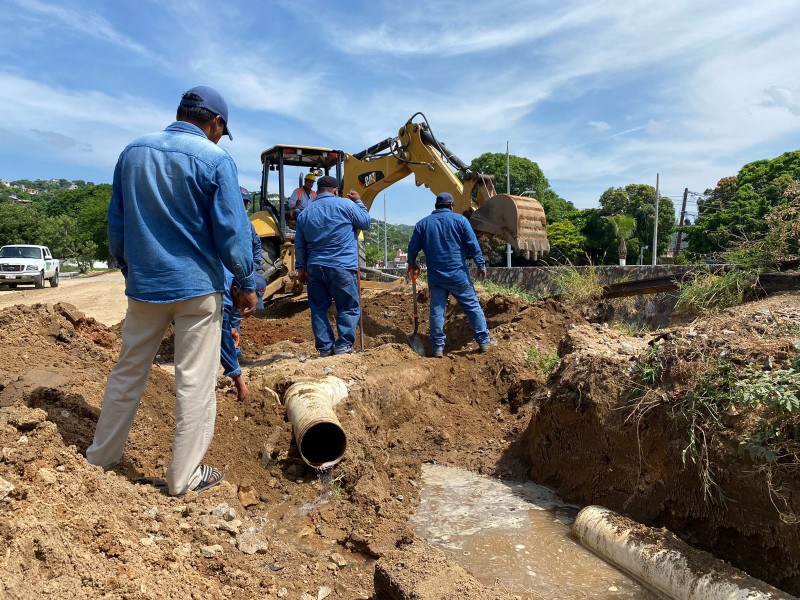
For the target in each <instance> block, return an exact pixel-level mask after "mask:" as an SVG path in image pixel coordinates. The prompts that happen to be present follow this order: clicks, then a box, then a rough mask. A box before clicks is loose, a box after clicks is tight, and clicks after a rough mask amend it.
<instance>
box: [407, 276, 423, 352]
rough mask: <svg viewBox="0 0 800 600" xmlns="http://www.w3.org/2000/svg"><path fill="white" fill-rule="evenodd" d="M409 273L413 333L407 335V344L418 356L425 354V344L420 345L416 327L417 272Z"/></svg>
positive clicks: (417, 325) (420, 341)
mask: <svg viewBox="0 0 800 600" xmlns="http://www.w3.org/2000/svg"><path fill="white" fill-rule="evenodd" d="M409 275H411V292H412V293H413V294H414V333H412V334H411V335H410V336H408V345H409V346H411V349H412V350H414V352H416V353H417V354H419V355H420V356H425V346H423V345H422V338H421V337H419V334H418V333H417V329H419V308H418V307H417V274H416V272H415V271H413V270H412V271H411V272H410V273H409Z"/></svg>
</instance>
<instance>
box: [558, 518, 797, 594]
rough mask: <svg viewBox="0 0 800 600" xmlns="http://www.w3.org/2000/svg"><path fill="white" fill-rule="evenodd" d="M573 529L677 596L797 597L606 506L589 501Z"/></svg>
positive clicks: (605, 553) (611, 557)
mask: <svg viewBox="0 0 800 600" xmlns="http://www.w3.org/2000/svg"><path fill="white" fill-rule="evenodd" d="M572 534H573V535H574V536H575V537H576V538H578V540H579V541H580V543H581V544H583V545H584V546H586V547H587V548H589V549H590V550H592V551H593V552H594V553H596V554H598V555H600V556H601V557H602V558H604V559H606V560H607V561H608V562H610V563H611V564H613V565H615V566H617V567H618V568H620V569H621V570H623V571H627V572H628V573H630V574H631V575H633V576H635V577H637V578H638V579H639V580H641V581H642V582H644V583H645V584H647V585H648V586H650V587H651V588H652V589H653V590H655V591H656V592H659V593H661V594H664V595H666V596H667V597H668V598H671V599H673V600H745V599H746V600H777V599H786V600H792V599H793V598H794V596H790V595H789V594H787V593H785V592H782V591H781V590H779V589H776V588H774V587H772V586H770V585H767V584H766V583H764V582H763V581H760V580H758V579H755V578H754V577H750V576H749V575H747V574H746V573H743V572H742V571H740V570H738V569H735V568H733V567H731V566H730V565H728V564H725V563H724V562H722V561H720V560H717V559H715V558H714V557H713V556H711V555H710V554H708V553H707V552H702V551H700V550H696V549H695V548H692V547H691V546H689V545H688V544H685V543H684V542H682V541H681V540H679V539H678V538H677V537H676V536H675V535H673V534H672V533H670V532H668V531H666V530H658V529H652V528H650V527H645V526H644V525H641V524H640V523H637V522H635V521H632V520H631V519H628V518H626V517H623V516H622V515H619V514H617V513H615V512H613V511H610V510H608V509H607V508H603V507H601V506H587V507H586V508H584V509H583V510H582V511H581V512H580V513H578V517H577V518H576V519H575V523H574V524H573V525H572Z"/></svg>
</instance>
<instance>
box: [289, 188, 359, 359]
mask: <svg viewBox="0 0 800 600" xmlns="http://www.w3.org/2000/svg"><path fill="white" fill-rule="evenodd" d="M338 193H339V183H338V182H337V181H336V178H335V177H330V176H328V175H326V176H324V177H320V178H319V180H318V181H317V199H316V201H315V202H312V203H311V204H310V205H309V206H308V208H306V209H305V210H304V211H303V212H301V213H300V215H299V216H298V217H297V232H296V234H295V238H294V251H295V268H296V269H297V271H298V273H299V276H300V281H301V282H303V283H306V282H307V283H308V306H309V308H310V309H311V329H312V330H313V331H314V340H315V341H316V343H315V345H316V348H317V350H318V351H319V355H320V356H330V355H331V354H347V353H349V352H352V351H353V344H354V343H355V341H356V326H357V325H358V319H359V317H360V316H361V302H360V301H359V297H358V279H357V278H358V274H357V273H358V237H357V236H358V231H359V229H362V230H364V231H368V230H369V227H370V217H369V212H368V211H367V207H366V206H364V203H363V202H361V197H360V196H359V195H358V192H356V191H355V190H351V191H350V193H349V194H348V195H347V197H348V198H349V200H348V199H345V198H340V197H339V196H338V195H337V194H338ZM331 302H335V303H336V329H337V330H338V332H339V338H338V339H337V340H336V341H335V343H334V338H333V329H332V328H331V323H330V321H329V320H328V309H329V308H330V306H331Z"/></svg>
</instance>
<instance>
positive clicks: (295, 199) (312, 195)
mask: <svg viewBox="0 0 800 600" xmlns="http://www.w3.org/2000/svg"><path fill="white" fill-rule="evenodd" d="M316 180H317V178H316V177H315V176H314V174H313V173H309V174H308V175H306V176H305V178H304V179H303V185H302V186H301V187H299V188H297V189H296V190H295V191H293V192H292V195H291V196H290V197H289V218H290V219H297V217H298V215H299V214H300V213H301V212H303V211H304V210H305V209H307V208H308V205H309V204H311V203H312V202H313V201H314V200H316V199H317V194H316V192H314V190H313V189H312V188H313V187H314V182H315V181H316Z"/></svg>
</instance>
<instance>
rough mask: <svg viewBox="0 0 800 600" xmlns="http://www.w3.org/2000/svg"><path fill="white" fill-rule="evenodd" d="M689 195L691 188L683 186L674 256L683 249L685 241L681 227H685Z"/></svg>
mask: <svg viewBox="0 0 800 600" xmlns="http://www.w3.org/2000/svg"><path fill="white" fill-rule="evenodd" d="M688 196H689V188H683V204H681V218H680V219H679V220H678V237H677V238H676V240H675V254H673V258H674V257H675V256H678V252H680V251H681V242H682V241H683V231H681V227H683V222H684V220H685V218H686V198H687V197H688Z"/></svg>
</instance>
